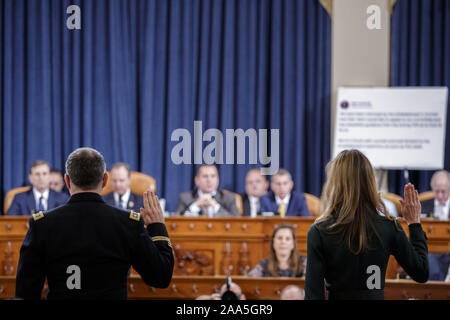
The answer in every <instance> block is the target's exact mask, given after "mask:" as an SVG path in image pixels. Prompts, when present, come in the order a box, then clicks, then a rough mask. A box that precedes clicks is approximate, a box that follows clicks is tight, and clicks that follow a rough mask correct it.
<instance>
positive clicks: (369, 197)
mask: <svg viewBox="0 0 450 320" xmlns="http://www.w3.org/2000/svg"><path fill="white" fill-rule="evenodd" d="M326 174H327V181H326V182H325V185H324V188H323V190H322V196H321V200H320V212H321V215H320V217H318V218H317V220H316V222H321V221H326V220H329V219H332V218H334V222H332V223H331V224H329V225H328V226H327V227H326V228H325V229H326V230H327V231H328V232H330V233H341V234H343V240H344V241H345V243H346V245H347V247H348V248H349V250H350V252H352V253H354V254H359V253H361V252H364V251H366V250H368V249H370V248H369V236H370V232H371V231H373V232H374V233H375V234H376V235H377V237H378V238H379V236H378V234H377V232H376V231H375V228H374V227H373V225H372V218H373V217H376V216H379V212H381V213H383V214H384V215H385V217H386V218H387V219H389V220H392V221H395V220H396V219H395V218H393V217H392V216H391V215H390V214H389V212H388V211H387V210H386V207H385V206H384V203H383V201H382V200H381V196H380V194H379V193H378V191H377V187H376V182H375V174H374V171H373V168H372V165H371V164H370V162H369V159H367V158H366V156H364V154H362V153H361V152H360V151H358V150H344V151H342V152H341V153H339V154H338V155H337V157H336V158H335V159H333V160H331V161H330V162H329V163H328V164H327V167H326ZM319 229H322V230H323V228H320V227H319ZM332 229H334V231H331V230H332ZM355 244H356V247H355Z"/></svg>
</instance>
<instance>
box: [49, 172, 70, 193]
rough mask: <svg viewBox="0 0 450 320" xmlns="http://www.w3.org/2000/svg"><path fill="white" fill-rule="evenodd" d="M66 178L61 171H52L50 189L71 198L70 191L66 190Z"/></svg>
mask: <svg viewBox="0 0 450 320" xmlns="http://www.w3.org/2000/svg"><path fill="white" fill-rule="evenodd" d="M65 186H66V185H65V183H64V178H63V174H62V172H61V171H59V170H58V169H51V170H50V189H52V190H53V191H55V192H63V193H65V194H67V197H70V194H69V191H68V190H67V189H66V188H65Z"/></svg>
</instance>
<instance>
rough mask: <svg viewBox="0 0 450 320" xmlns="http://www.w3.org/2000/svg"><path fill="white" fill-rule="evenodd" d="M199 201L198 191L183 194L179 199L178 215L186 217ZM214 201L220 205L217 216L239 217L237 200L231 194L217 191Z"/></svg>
mask: <svg viewBox="0 0 450 320" xmlns="http://www.w3.org/2000/svg"><path fill="white" fill-rule="evenodd" d="M197 199H198V192H197V189H195V190H192V191H188V192H183V193H182V194H180V196H179V198H178V206H177V214H179V215H184V212H185V211H186V210H187V209H189V207H190V206H191V204H192V203H194V201H196V200H197ZM214 199H215V200H216V201H217V202H218V203H219V204H220V209H219V212H217V214H216V215H217V216H222V217H223V216H238V215H239V212H238V209H237V206H236V200H235V198H234V195H232V194H231V193H224V192H223V191H222V190H217V193H216V195H215V196H214Z"/></svg>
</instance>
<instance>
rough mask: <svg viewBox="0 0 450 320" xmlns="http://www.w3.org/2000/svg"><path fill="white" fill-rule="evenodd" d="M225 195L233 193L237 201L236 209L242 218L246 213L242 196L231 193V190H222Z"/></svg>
mask: <svg viewBox="0 0 450 320" xmlns="http://www.w3.org/2000/svg"><path fill="white" fill-rule="evenodd" d="M222 191H223V193H231V194H232V195H234V199H235V200H236V207H237V209H238V212H239V215H241V216H242V214H243V213H244V204H243V202H242V197H241V195H240V194H238V193H235V192H232V191H229V190H225V189H222Z"/></svg>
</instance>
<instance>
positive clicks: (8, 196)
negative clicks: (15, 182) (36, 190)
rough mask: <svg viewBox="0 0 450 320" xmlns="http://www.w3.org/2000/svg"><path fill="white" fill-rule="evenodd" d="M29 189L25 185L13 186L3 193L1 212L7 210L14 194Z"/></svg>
mask: <svg viewBox="0 0 450 320" xmlns="http://www.w3.org/2000/svg"><path fill="white" fill-rule="evenodd" d="M30 189H31V187H30V186H25V187H19V188H14V189H11V190H9V191H8V192H7V193H6V195H5V201H4V203H3V213H4V214H6V212H8V210H9V207H11V204H12V202H13V200H14V197H15V196H16V194H18V193H21V192H26V191H28V190H30Z"/></svg>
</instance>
